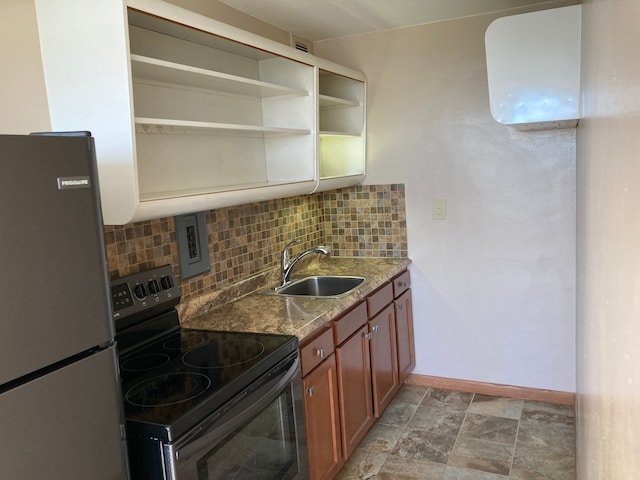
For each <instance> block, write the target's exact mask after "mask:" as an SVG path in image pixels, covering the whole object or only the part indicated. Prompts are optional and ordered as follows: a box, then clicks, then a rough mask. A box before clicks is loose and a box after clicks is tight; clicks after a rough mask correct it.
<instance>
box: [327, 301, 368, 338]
mask: <svg viewBox="0 0 640 480" xmlns="http://www.w3.org/2000/svg"><path fill="white" fill-rule="evenodd" d="M366 323H367V306H366V304H365V302H362V303H360V304H358V306H357V307H356V308H354V309H353V310H351V311H350V312H348V313H346V314H344V315H343V316H342V317H340V318H339V319H337V320H335V321H334V322H333V336H334V339H335V342H336V345H340V344H341V343H342V342H344V341H345V340H346V339H347V338H349V337H350V336H351V334H352V333H353V332H355V331H357V330H358V329H359V328H360V327H362V326H363V325H364V324H366Z"/></svg>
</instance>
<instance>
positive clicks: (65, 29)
mask: <svg viewBox="0 0 640 480" xmlns="http://www.w3.org/2000/svg"><path fill="white" fill-rule="evenodd" d="M36 11H37V16H38V28H39V32H40V47H41V50H42V63H43V68H44V75H45V83H46V88H47V96H48V101H49V111H50V115H51V128H52V129H53V130H58V131H64V130H90V131H91V133H92V134H93V136H94V137H95V144H96V156H97V159H98V171H99V176H100V185H101V189H100V191H101V198H102V210H103V217H104V222H105V223H106V224H124V223H127V222H128V221H129V220H130V219H131V218H132V216H133V213H134V211H135V209H136V206H137V203H138V202H137V198H138V189H137V178H136V173H135V172H136V168H135V145H134V140H133V138H134V136H133V108H132V100H131V99H132V94H131V84H130V71H129V70H130V68H129V48H128V34H127V27H126V25H127V13H126V8H125V6H124V4H123V2H122V1H114V0H94V1H91V2H78V1H76V0H58V1H55V2H52V1H50V0H36Z"/></svg>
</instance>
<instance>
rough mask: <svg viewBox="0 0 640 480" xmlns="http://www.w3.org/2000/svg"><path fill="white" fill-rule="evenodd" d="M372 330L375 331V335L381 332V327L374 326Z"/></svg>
mask: <svg viewBox="0 0 640 480" xmlns="http://www.w3.org/2000/svg"><path fill="white" fill-rule="evenodd" d="M371 330H373V333H378V332H379V331H380V327H379V326H378V325H374V326H373V327H372V328H371Z"/></svg>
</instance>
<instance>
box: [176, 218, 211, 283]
mask: <svg viewBox="0 0 640 480" xmlns="http://www.w3.org/2000/svg"><path fill="white" fill-rule="evenodd" d="M174 220H175V224H176V241H177V243H178V259H179V261H180V276H181V277H182V279H183V280H184V279H188V278H192V277H196V276H198V275H202V274H204V273H208V272H210V271H211V260H210V259H209V241H208V236H207V223H206V221H205V217H204V212H198V213H189V214H187V215H179V216H176V217H174Z"/></svg>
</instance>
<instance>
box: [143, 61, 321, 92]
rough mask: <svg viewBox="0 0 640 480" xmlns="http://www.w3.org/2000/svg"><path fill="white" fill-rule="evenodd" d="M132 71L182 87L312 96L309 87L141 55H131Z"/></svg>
mask: <svg viewBox="0 0 640 480" xmlns="http://www.w3.org/2000/svg"><path fill="white" fill-rule="evenodd" d="M131 71H132V75H133V81H134V82H141V83H142V82H144V81H156V82H165V83H170V84H174V85H178V86H182V87H194V88H203V89H208V90H217V91H223V92H227V93H234V94H238V95H246V96H250V97H260V98H267V97H277V96H283V95H299V96H306V95H309V91H307V90H301V89H297V88H290V87H285V86H282V85H276V84H272V83H267V82H262V81H260V80H253V79H251V78H245V77H240V76H237V75H229V74H227V73H223V72H216V71H213V70H207V69H204V68H198V67H192V66H189V65H181V64H179V63H174V62H167V61H164V60H159V59H157V58H149V57H143V56H141V55H131Z"/></svg>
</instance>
